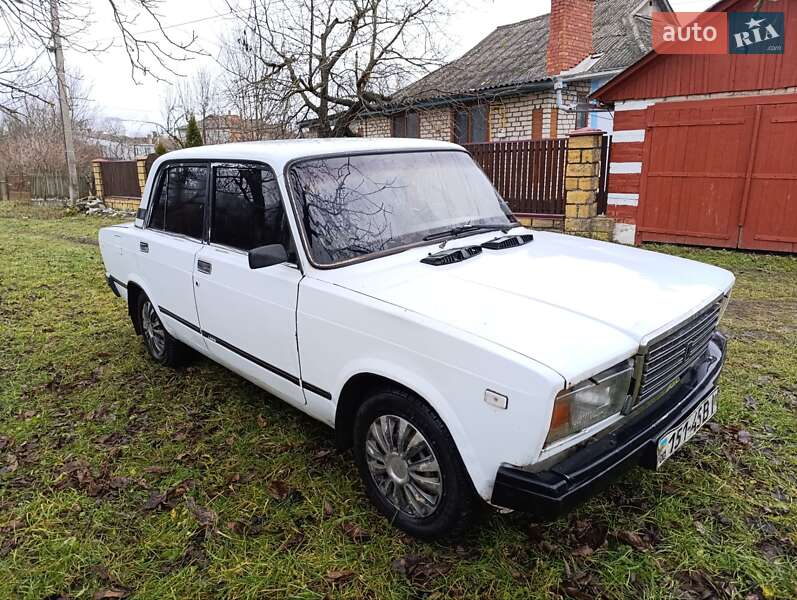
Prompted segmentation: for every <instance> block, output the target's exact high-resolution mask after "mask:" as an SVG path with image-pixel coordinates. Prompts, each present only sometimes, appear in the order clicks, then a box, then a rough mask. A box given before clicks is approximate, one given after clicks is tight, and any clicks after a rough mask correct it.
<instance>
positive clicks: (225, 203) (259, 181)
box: [210, 166, 290, 250]
mask: <svg viewBox="0 0 797 600" xmlns="http://www.w3.org/2000/svg"><path fill="white" fill-rule="evenodd" d="M289 240H290V235H289V233H288V225H287V221H286V219H285V210H284V208H283V206H282V201H281V199H280V194H279V188H278V187H277V180H276V178H275V176H274V173H273V171H272V170H271V169H269V168H267V167H254V166H253V167H245V166H241V167H216V168H215V169H214V197H213V213H212V217H211V224H210V241H211V242H214V243H217V244H224V245H225V246H231V247H233V248H238V249H240V250H251V249H252V248H257V247H258V246H266V245H268V244H283V245H284V246H285V247H286V248H289Z"/></svg>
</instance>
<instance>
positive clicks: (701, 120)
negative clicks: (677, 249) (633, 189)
mask: <svg viewBox="0 0 797 600" xmlns="http://www.w3.org/2000/svg"><path fill="white" fill-rule="evenodd" d="M647 119H648V120H647V123H646V132H645V147H644V155H643V167H642V187H641V190H640V199H639V226H638V228H637V233H638V237H639V241H662V242H676V243H684V244H694V245H701V246H720V247H726V248H749V249H759V250H776V251H785V252H794V251H797V154H795V153H794V152H793V151H792V148H793V147H794V140H795V139H797V96H794V95H788V96H787V95H784V96H767V97H758V98H733V99H727V100H711V101H700V102H678V103H663V104H658V105H655V106H654V107H652V108H650V109H648V117H647Z"/></svg>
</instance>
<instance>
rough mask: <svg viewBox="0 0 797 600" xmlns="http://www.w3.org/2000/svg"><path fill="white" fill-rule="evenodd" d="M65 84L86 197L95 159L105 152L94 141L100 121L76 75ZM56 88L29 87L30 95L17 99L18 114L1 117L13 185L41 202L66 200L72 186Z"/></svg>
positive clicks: (0, 135)
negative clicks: (24, 189) (62, 196)
mask: <svg viewBox="0 0 797 600" xmlns="http://www.w3.org/2000/svg"><path fill="white" fill-rule="evenodd" d="M67 84H68V86H69V88H70V89H71V90H72V95H71V101H72V123H73V127H74V133H75V158H76V161H75V164H76V170H77V174H78V183H79V185H78V188H79V190H81V191H82V192H84V193H85V192H88V189H89V185H90V182H91V177H92V176H91V160H92V159H93V158H95V157H97V156H99V155H100V154H101V152H102V149H101V148H100V147H99V146H98V145H97V141H96V140H95V138H94V131H93V129H94V128H93V123H94V122H95V120H96V117H95V115H94V113H93V111H92V110H91V109H90V103H89V102H88V94H87V91H86V90H84V86H83V84H82V83H81V81H80V79H79V78H77V77H75V76H70V77H68V78H67ZM55 86H56V84H55V82H43V83H42V84H41V85H39V86H38V87H30V88H29V89H30V90H31V92H32V93H30V94H26V95H25V96H24V97H22V98H20V99H19V104H18V108H19V110H18V112H17V113H16V114H15V115H14V116H10V115H8V114H5V115H3V116H2V117H0V164H2V165H3V168H4V170H5V172H6V174H7V176H8V177H9V178H10V179H11V180H12V181H15V182H17V183H18V184H20V185H25V186H27V187H28V189H29V191H30V192H31V193H32V194H34V195H36V196H42V197H55V196H59V195H62V194H63V193H64V192H65V191H66V188H67V184H68V181H69V179H68V170H67V164H66V160H65V154H64V145H63V130H62V122H61V119H60V115H59V109H58V106H57V96H58V93H57V90H56V87H55Z"/></svg>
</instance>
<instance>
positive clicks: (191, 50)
mask: <svg viewBox="0 0 797 600" xmlns="http://www.w3.org/2000/svg"><path fill="white" fill-rule="evenodd" d="M102 1H104V2H106V3H107V4H108V6H109V7H110V11H111V23H108V25H110V28H111V30H112V31H113V32H114V34H115V36H114V37H115V38H116V40H117V42H118V43H119V44H120V45H121V46H122V48H123V49H124V51H125V53H126V55H127V58H128V62H129V65H130V73H131V77H132V78H133V79H134V80H137V79H138V78H139V77H140V76H143V75H149V76H154V77H156V78H162V77H164V76H166V75H178V74H179V73H177V67H178V65H179V64H180V63H183V62H185V61H188V60H190V59H191V58H193V56H194V55H196V54H198V53H200V51H199V50H198V49H197V48H196V36H195V35H192V36H190V37H188V38H187V39H178V38H177V37H175V36H173V35H172V34H171V33H169V30H168V29H167V28H166V27H164V26H163V24H162V22H161V16H160V14H159V12H158V9H159V6H160V4H161V0H102ZM53 4H54V5H56V8H57V11H58V13H59V18H58V21H59V31H58V38H59V39H60V41H61V43H62V45H63V48H64V49H65V50H74V51H78V52H84V53H85V52H88V53H100V52H103V51H105V50H107V49H108V47H109V46H110V45H111V43H112V42H105V43H99V42H95V41H91V36H89V35H87V28H88V26H89V25H92V24H94V23H92V20H91V15H92V14H93V13H94V11H93V8H94V7H93V6H92V2H91V1H90V0H52V2H43V1H36V0H24V1H22V0H0V111H2V112H4V113H6V114H11V115H16V114H17V113H18V112H19V108H20V107H23V106H26V105H25V104H24V103H23V102H22V98H24V97H32V98H35V99H37V100H40V101H41V100H44V99H43V98H42V97H41V96H40V95H39V94H38V90H39V89H40V84H41V78H38V77H30V76H29V73H30V72H31V71H32V70H35V67H41V66H42V64H43V63H44V64H46V65H47V66H49V63H50V53H51V52H52V49H53V33H54V32H53V18H52V14H51V6H52V5H53ZM141 29H145V30H147V31H148V32H147V33H137V31H138V30H141ZM87 39H88V40H89V41H86V40H87ZM38 70H39V71H41V70H42V69H38Z"/></svg>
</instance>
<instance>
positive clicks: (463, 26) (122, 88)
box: [66, 0, 714, 134]
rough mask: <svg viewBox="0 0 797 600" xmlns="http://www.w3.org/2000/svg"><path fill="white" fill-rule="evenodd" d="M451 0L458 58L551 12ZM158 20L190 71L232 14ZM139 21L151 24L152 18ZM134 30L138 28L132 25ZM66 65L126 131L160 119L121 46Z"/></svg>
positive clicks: (73, 57) (220, 4) (157, 88)
mask: <svg viewBox="0 0 797 600" xmlns="http://www.w3.org/2000/svg"><path fill="white" fill-rule="evenodd" d="M452 1H453V2H455V4H453V6H454V15H453V17H452V19H451V21H450V23H449V28H448V31H449V35H450V38H451V43H450V48H451V50H450V57H451V58H452V59H453V58H456V57H457V56H460V55H461V54H462V53H464V52H465V51H467V50H468V49H469V48H470V47H472V46H473V45H475V44H476V43H478V42H479V41H480V40H481V39H482V38H484V37H485V36H486V35H487V34H489V33H490V32H491V31H492V30H493V29H495V28H496V27H497V26H499V25H504V24H506V23H514V22H517V21H522V20H523V19H528V18H531V17H535V16H537V15H540V14H544V13H547V12H550V6H551V5H550V0H466V1H461V0H460V1H459V2H457V1H456V0H452ZM91 2H92V3H93V5H94V11H93V15H92V19H93V21H94V23H95V24H94V26H93V27H92V28H91V31H92V32H93V34H94V35H95V36H96V38H97V39H100V40H102V41H111V40H113V36H114V34H115V30H114V29H113V28H112V26H111V20H110V15H109V14H108V2H107V0H91ZM713 3H714V0H670V4H671V5H672V6H673V9H674V10H677V11H700V10H705V9H706V8H708V7H709V6H710V5H712V4H713ZM160 12H161V13H162V16H163V18H162V23H163V24H164V25H166V26H167V27H168V31H169V33H170V34H173V35H175V36H180V35H183V36H187V37H190V35H191V34H192V32H194V33H195V34H196V35H197V36H198V42H199V44H200V46H201V47H202V49H203V50H204V51H205V52H207V53H208V55H209V56H207V57H201V58H197V59H195V60H193V61H191V62H190V63H188V64H185V65H182V66H181V68H180V71H181V72H183V73H185V74H187V75H190V74H191V72H193V71H195V70H196V69H197V68H199V67H200V66H203V65H206V66H208V67H209V68H211V69H213V68H214V63H215V59H216V57H217V56H218V52H219V36H220V34H221V33H222V32H223V31H225V30H226V29H228V28H230V27H231V26H232V25H233V22H234V20H235V17H234V16H233V15H231V14H230V9H229V7H228V4H227V2H226V1H225V0H163V3H162V4H161V8H160ZM142 27H145V28H151V24H148V25H143V24H142ZM133 30H134V31H140V30H139V29H136V28H133ZM66 60H67V65H68V68H69V67H72V68H75V67H76V68H77V69H79V71H80V73H81V75H82V76H83V78H84V82H85V84H86V87H87V88H88V91H89V95H90V96H91V98H92V101H93V103H94V106H95V110H96V112H97V113H98V114H100V115H103V116H106V117H117V118H120V119H123V120H124V123H125V126H126V128H127V130H128V132H129V133H131V134H134V133H144V132H148V131H150V130H152V126H151V125H146V124H143V122H145V121H159V117H160V95H161V94H162V90H163V87H164V85H165V84H163V83H158V82H157V81H155V80H153V79H151V78H144V79H141V81H139V83H138V84H136V83H134V82H133V80H132V79H131V76H130V68H129V63H128V60H127V57H126V55H125V54H124V52H123V51H122V49H121V48H118V47H116V48H111V49H109V50H107V51H106V52H103V53H101V54H99V55H80V54H78V53H76V52H68V53H67V56H66Z"/></svg>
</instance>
